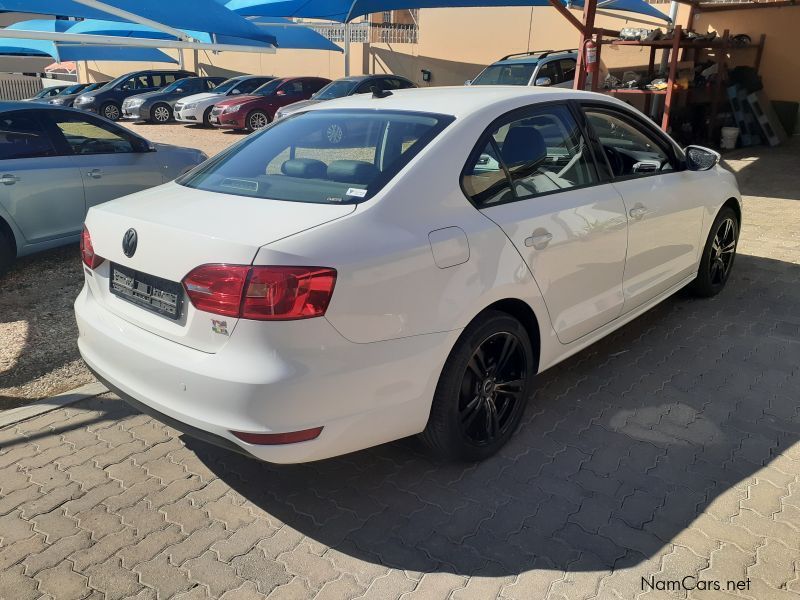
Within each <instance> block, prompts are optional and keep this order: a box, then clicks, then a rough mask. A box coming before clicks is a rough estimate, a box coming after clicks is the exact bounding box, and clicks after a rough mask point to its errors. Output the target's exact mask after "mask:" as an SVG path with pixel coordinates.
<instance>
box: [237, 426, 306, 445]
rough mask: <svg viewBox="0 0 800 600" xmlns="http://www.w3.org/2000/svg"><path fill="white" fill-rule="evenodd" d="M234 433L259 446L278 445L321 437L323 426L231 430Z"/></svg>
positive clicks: (244, 440) (243, 439) (241, 438)
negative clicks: (270, 430)
mask: <svg viewBox="0 0 800 600" xmlns="http://www.w3.org/2000/svg"><path fill="white" fill-rule="evenodd" d="M231 433H232V434H233V435H235V436H236V437H237V438H239V439H240V440H242V441H243V442H247V443H248V444H256V445H258V446H276V445H279V444H295V443H297V442H307V441H309V440H313V439H316V438H318V437H319V434H320V433H322V427H314V428H313V429H303V430H302V431H290V432H288V433H243V432H241V431H231Z"/></svg>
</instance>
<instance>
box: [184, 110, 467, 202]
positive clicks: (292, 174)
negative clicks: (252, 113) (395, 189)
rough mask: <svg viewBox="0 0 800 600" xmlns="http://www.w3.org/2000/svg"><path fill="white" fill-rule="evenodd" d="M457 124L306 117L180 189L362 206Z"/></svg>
mask: <svg viewBox="0 0 800 600" xmlns="http://www.w3.org/2000/svg"><path fill="white" fill-rule="evenodd" d="M451 121H452V117H447V116H443V115H434V114H426V113H410V112H400V111H367V110H360V109H359V110H320V111H311V112H307V113H302V114H298V115H295V116H291V117H287V118H286V119H282V120H280V121H277V122H276V123H274V124H273V125H271V126H270V127H268V128H266V129H264V131H263V132H261V133H258V134H256V135H251V136H249V137H248V138H246V139H245V140H243V141H242V142H241V143H239V144H237V145H236V146H234V147H232V148H231V149H230V150H228V151H226V152H223V153H222V154H220V155H218V156H217V157H215V158H214V159H212V160H210V161H208V162H206V163H205V164H204V165H203V166H202V167H200V169H198V170H195V171H193V172H191V173H190V174H188V175H186V176H185V177H183V178H181V179H179V180H178V183H180V184H181V185H185V186H187V187H191V188H195V189H200V190H207V191H212V192H222V193H226V194H236V195H240V196H251V197H256V198H264V199H272V200H288V201H292V202H316V203H321V204H341V203H351V204H352V203H358V202H362V201H364V200H367V199H368V198H370V197H372V196H374V195H375V194H376V193H377V192H378V191H379V190H380V189H381V188H383V186H384V185H386V183H388V182H389V181H390V180H391V178H392V177H394V176H395V175H396V174H397V173H398V172H399V171H400V169H402V168H403V167H404V166H405V165H406V164H407V163H408V161H410V160H411V158H413V157H414V156H415V155H416V154H417V153H419V152H420V151H421V150H422V149H423V148H424V147H425V146H426V145H427V144H429V143H430V142H431V141H432V140H433V138H434V137H436V135H438V133H439V132H440V131H441V130H442V129H444V128H445V127H446V126H447V125H448V124H449V123H450V122H451ZM332 133H335V134H336V135H332Z"/></svg>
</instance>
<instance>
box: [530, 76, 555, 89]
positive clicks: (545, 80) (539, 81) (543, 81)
mask: <svg viewBox="0 0 800 600" xmlns="http://www.w3.org/2000/svg"><path fill="white" fill-rule="evenodd" d="M533 85H540V86H544V87H546V86H548V85H553V80H552V79H550V78H549V77H537V78H536V81H534V82H533Z"/></svg>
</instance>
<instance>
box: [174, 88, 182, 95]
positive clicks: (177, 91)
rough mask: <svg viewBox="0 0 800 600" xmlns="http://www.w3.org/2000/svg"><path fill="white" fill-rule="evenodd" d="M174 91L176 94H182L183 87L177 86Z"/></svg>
mask: <svg viewBox="0 0 800 600" xmlns="http://www.w3.org/2000/svg"><path fill="white" fill-rule="evenodd" d="M175 93H176V94H182V93H183V88H178V89H177V90H175Z"/></svg>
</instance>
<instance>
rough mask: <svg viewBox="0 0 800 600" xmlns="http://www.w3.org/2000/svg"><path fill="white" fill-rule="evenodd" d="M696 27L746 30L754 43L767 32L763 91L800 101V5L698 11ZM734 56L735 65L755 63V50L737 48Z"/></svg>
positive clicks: (774, 98) (699, 29) (700, 29)
mask: <svg viewBox="0 0 800 600" xmlns="http://www.w3.org/2000/svg"><path fill="white" fill-rule="evenodd" d="M695 29H697V30H698V31H705V30H711V31H717V32H719V33H720V34H722V32H723V31H724V30H725V29H729V30H730V32H731V35H736V34H737V33H746V34H747V35H749V36H750V37H751V38H752V39H753V41H754V42H757V41H758V38H759V36H760V35H761V34H762V33H766V34H767V40H766V43H765V45H764V57H763V58H762V61H761V76H762V78H763V81H764V90H765V91H766V93H767V95H768V96H769V98H770V99H771V100H790V101H793V102H798V101H800V53H798V52H797V46H796V44H797V42H798V36H800V6H786V7H781V8H759V9H750V10H731V11H723V12H709V13H704V14H699V15H697V16H696V17H695ZM731 55H732V59H733V63H734V64H735V63H736V62H738V63H739V64H745V65H752V64H753V60H754V59H755V50H738V51H734V52H732V53H731Z"/></svg>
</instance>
